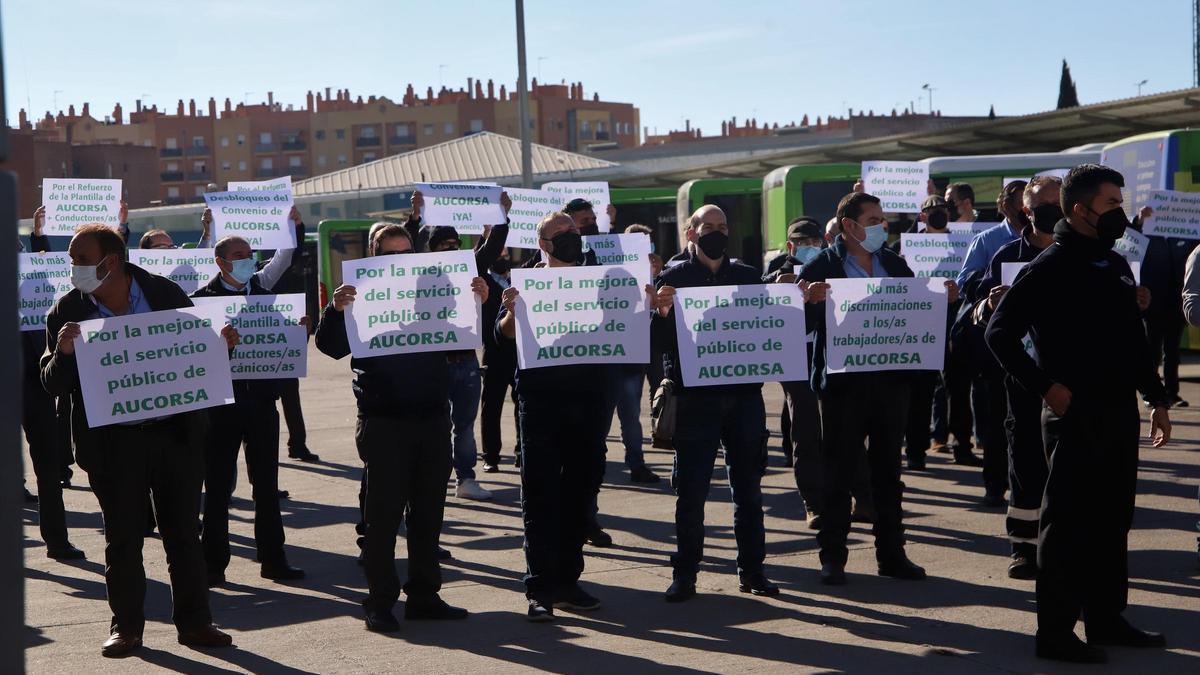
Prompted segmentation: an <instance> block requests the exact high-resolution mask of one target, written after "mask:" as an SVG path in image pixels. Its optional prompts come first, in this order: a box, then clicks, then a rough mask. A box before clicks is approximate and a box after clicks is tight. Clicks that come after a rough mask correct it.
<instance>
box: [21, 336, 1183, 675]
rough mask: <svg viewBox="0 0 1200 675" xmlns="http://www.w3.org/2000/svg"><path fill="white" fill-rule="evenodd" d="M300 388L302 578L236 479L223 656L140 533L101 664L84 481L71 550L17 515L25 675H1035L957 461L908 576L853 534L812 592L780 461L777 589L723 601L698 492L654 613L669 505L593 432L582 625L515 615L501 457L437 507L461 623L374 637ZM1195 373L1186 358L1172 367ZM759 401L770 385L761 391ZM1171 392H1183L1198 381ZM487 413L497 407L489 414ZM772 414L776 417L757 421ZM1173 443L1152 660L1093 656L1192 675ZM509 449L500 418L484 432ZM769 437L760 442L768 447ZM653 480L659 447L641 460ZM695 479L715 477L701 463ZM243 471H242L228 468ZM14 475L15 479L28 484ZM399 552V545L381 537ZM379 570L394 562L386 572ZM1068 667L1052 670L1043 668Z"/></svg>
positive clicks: (353, 479)
mask: <svg viewBox="0 0 1200 675" xmlns="http://www.w3.org/2000/svg"><path fill="white" fill-rule="evenodd" d="M310 368H311V371H310V372H311V375H310V377H309V378H308V379H306V380H304V383H303V385H302V391H303V395H304V404H305V410H306V413H307V416H308V423H309V436H310V445H311V447H312V448H313V449H314V450H315V451H317V452H318V453H320V455H321V457H322V459H323V460H324V461H323V463H321V464H319V465H307V464H299V463H296V462H292V461H288V460H285V461H284V464H283V466H282V468H281V470H280V473H281V476H280V482H281V484H282V486H283V487H284V488H285V489H287V490H290V491H291V495H292V498H291V499H290V500H289V501H286V502H285V503H284V523H285V525H286V527H287V537H288V545H289V553H290V557H291V561H292V562H293V563H294V564H297V565H299V566H302V567H304V568H305V569H307V570H308V572H309V579H308V580H306V581H304V582H302V583H296V584H287V585H284V584H276V583H271V582H267V581H265V580H262V579H260V578H258V574H257V572H258V566H257V565H255V564H254V563H253V562H252V558H253V555H254V554H253V540H252V529H251V528H252V523H251V517H252V511H250V510H249V508H248V507H249V502H248V501H247V500H248V497H249V490H248V488H249V486H248V485H247V484H246V482H245V480H244V478H243V480H242V482H241V483H240V484H239V486H238V491H237V497H238V499H237V500H235V505H234V509H235V510H234V513H233V514H232V523H231V529H232V537H233V544H234V559H233V562H232V564H231V566H230V568H229V570H228V573H227V574H228V577H229V580H230V583H229V584H228V586H227V588H224V589H221V590H217V591H215V592H214V593H213V594H212V606H213V613H214V615H215V617H216V621H217V622H218V623H219V624H220V625H221V626H222V627H224V628H225V629H226V630H229V631H230V632H231V633H232V634H233V635H234V640H235V643H236V645H237V648H236V649H227V650H212V651H198V650H192V649H188V648H184V647H182V646H180V645H178V644H176V643H175V639H174V637H175V636H174V630H173V627H172V626H171V625H170V594H169V588H168V586H167V585H166V584H165V580H166V565H165V561H164V558H163V553H162V547H161V545H160V543H159V541H158V540H154V539H152V540H148V541H147V545H146V568H147V573H148V575H149V577H150V583H149V588H148V594H147V607H148V609H147V613H148V618H149V623H148V625H147V627H146V635H145V641H146V648H145V649H143V650H142V651H141V653H140V654H139V655H137V656H134V657H131V658H129V659H127V660H125V661H122V662H113V661H107V660H103V659H101V658H100V656H99V646H100V643H101V641H103V639H104V638H105V637H106V635H107V632H108V621H109V612H108V607H107V604H106V603H105V600H104V580H103V576H102V575H103V562H102V561H103V549H104V543H103V537H102V533H101V531H100V528H101V521H100V517H99V515H98V513H97V512H98V508H97V505H96V501H95V498H94V496H93V495H92V494H91V492H90V491H89V490H88V489H87V487H86V477H85V476H83V475H77V481H76V483H77V487H75V488H74V489H72V490H70V491H69V493H68V494H67V508H68V511H69V522H70V526H71V539H72V540H73V542H74V543H75V544H76V545H77V546H80V547H81V548H83V549H84V550H85V551H87V554H88V560H87V561H86V562H83V563H82V564H78V565H66V564H60V563H55V562H53V561H50V560H47V559H46V558H45V556H44V549H43V548H42V546H41V543H40V541H38V539H37V537H38V534H37V528H36V526H35V525H36V512H35V511H28V512H27V513H26V536H27V537H28V541H27V548H26V561H27V571H26V594H27V596H26V597H27V601H26V604H27V611H26V617H27V624H28V629H27V644H28V646H29V648H28V650H27V653H26V658H27V664H28V669H29V671H31V672H126V671H131V670H135V669H136V670H137V671H139V672H141V671H151V670H160V669H165V670H176V671H187V672H243V671H251V672H283V673H302V672H304V673H307V672H314V673H333V672H395V671H399V670H401V669H403V670H406V671H408V672H451V671H453V672H479V671H483V670H485V669H486V670H490V671H493V672H499V671H504V672H508V671H518V670H522V671H524V670H535V669H537V670H548V671H556V672H609V673H612V672H635V671H650V670H677V671H723V672H734V671H737V672H749V671H783V670H788V671H843V670H850V671H858V672H864V671H871V672H884V671H887V672H923V673H924V672H930V671H968V670H969V671H972V672H1002V671H1013V672H1029V671H1035V670H1052V669H1053V668H1051V667H1050V665H1049V664H1048V663H1046V662H1042V661H1038V660H1036V659H1035V658H1034V657H1033V640H1032V637H1031V635H1032V632H1033V629H1034V615H1033V609H1034V603H1033V593H1032V582H1018V581H1012V580H1009V579H1008V578H1007V576H1006V575H1005V566H1006V563H1007V560H1006V557H1005V556H1006V554H1007V551H1008V544H1007V542H1006V541H1005V540H1004V538H1003V515H1002V514H1001V513H999V512H997V511H987V510H984V509H981V508H979V507H978V506H977V501H978V498H979V497H980V496H981V493H982V488H981V487H980V485H981V483H980V476H979V473H978V470H966V469H961V468H958V467H956V466H954V465H953V464H951V463H950V462H949V461H948V460H947V459H946V456H945V455H934V456H932V457H931V459H930V462H929V465H930V471H929V472H928V473H923V474H916V475H911V474H910V475H906V476H905V479H904V480H905V482H906V484H907V486H908V488H907V493H906V498H905V506H906V512H907V516H906V523H907V525H908V538H909V542H910V543H909V547H908V550H909V555H910V556H911V557H912V558H913V559H914V560H915V561H917V562H918V563H920V564H922V565H924V566H925V567H926V568H928V570H929V573H930V575H931V578H930V579H929V580H928V581H925V582H902V581H894V580H889V579H884V578H881V577H877V576H875V574H874V564H873V563H874V559H873V554H872V545H871V539H870V536H869V535H870V533H869V531H868V530H866V529H864V528H863V527H861V526H856V527H855V529H854V531H853V532H852V535H851V538H852V542H851V544H852V546H851V548H852V551H851V558H850V564H849V571H850V572H851V575H852V576H851V580H850V585H848V586H845V587H842V588H833V589H830V588H826V587H823V586H820V585H819V584H818V583H817V575H816V569H817V567H818V563H817V555H816V542H815V539H814V536H813V533H812V531H810V530H809V529H808V528H807V526H806V524H805V523H804V522H803V521H799V520H797V519H798V518H799V517H800V515H799V513H798V512H799V507H800V502H799V498H798V497H797V496H796V493H795V488H794V484H793V480H792V476H791V473H790V470H787V469H784V468H782V467H781V466H780V465H781V463H782V458H781V456H780V455H779V454H778V453H777V452H776V453H774V454H773V456H772V465H773V466H772V468H771V470H770V473H769V475H768V476H767V477H766V479H765V481H764V492H765V497H764V499H765V503H766V510H767V520H766V527H767V548H768V553H769V555H770V558H769V560H768V566H769V568H768V569H769V573H770V574H771V576H772V578H774V579H775V580H776V581H777V582H779V584H780V585H781V586H782V587H783V594H782V595H781V596H779V597H778V598H775V599H770V600H760V599H757V598H752V597H751V596H748V595H742V594H740V593H738V591H737V580H736V575H735V574H734V568H733V558H734V554H735V550H734V542H733V533H732V528H731V524H732V521H731V518H732V516H731V506H730V505H729V502H728V499H729V494H728V489H727V487H725V486H723V485H721V484H720V482H715V483H714V488H713V491H712V495H711V501H710V503H709V507H708V522H709V523H710V526H709V529H708V534H709V538H708V547H707V556H708V557H707V561H706V564H705V566H704V569H703V571H702V574H701V577H700V587H701V588H700V590H701V595H700V596H699V597H697V598H696V599H695V600H694V601H692V602H690V603H688V604H686V605H683V606H678V605H667V604H666V603H664V602H663V600H662V595H661V594H662V592H663V590H665V589H666V587H667V585H668V583H669V580H670V570H669V568H668V567H667V566H666V565H667V555H668V552H669V551H670V550H671V549H672V543H673V525H672V515H673V513H674V499H673V496H672V494H671V492H670V490H669V488H668V487H667V485H666V483H663V484H661V485H659V486H652V487H643V486H639V485H633V484H631V483H629V481H628V477H627V474H626V473H625V472H624V470H623V467H621V466H620V464H619V458H620V457H621V452H620V447H619V445H620V444H619V442H617V441H615V439H610V443H609V445H610V453H609V456H610V459H612V460H618V461H610V463H609V467H608V476H607V478H608V483H606V485H605V487H604V489H603V492H602V493H601V510H602V512H603V523H604V524H605V525H606V526H607V527H608V528H609V530H610V531H611V532H612V534H613V537H614V539H615V540H616V545H615V546H614V547H613V548H611V549H603V550H602V549H590V550H589V551H588V555H587V570H586V572H585V577H584V581H585V582H586V583H587V584H588V585H589V587H590V589H591V590H592V591H593V592H594V593H595V594H596V595H597V596H599V597H600V598H601V599H602V600H603V601H604V608H603V609H602V610H600V611H598V612H594V613H590V614H586V615H572V614H565V613H561V614H560V618H559V620H558V621H557V622H556V623H553V624H548V625H547V624H539V625H533V624H529V623H527V622H526V621H525V620H524V618H523V613H524V610H525V603H524V600H523V596H522V588H521V583H520V574H521V572H522V570H523V568H524V565H523V558H522V554H521V523H520V518H519V516H520V512H519V507H518V502H517V499H518V481H517V475H516V473H515V472H514V471H513V469H512V466H511V464H510V463H508V462H509V461H510V460H511V457H508V456H506V458H505V460H506V463H505V465H504V466H503V472H502V473H500V474H491V475H485V476H484V480H483V483H484V485H485V486H486V487H488V488H489V489H491V490H494V491H495V493H496V498H495V500H494V501H492V502H490V503H477V502H463V501H461V500H457V499H454V498H453V497H452V496H451V497H450V499H449V500H448V504H447V512H446V527H445V530H444V533H443V543H444V544H445V545H446V546H447V547H448V548H450V549H451V550H452V551H453V552H454V556H455V559H454V560H453V561H452V562H450V563H449V564H447V565H446V566H445V568H444V569H445V579H446V586H445V589H444V591H443V596H444V597H445V598H446V599H447V600H448V601H450V602H451V603H453V604H456V605H461V606H464V607H466V608H468V609H469V610H470V611H471V613H472V616H471V618H470V619H469V620H468V621H466V622H462V623H455V624H450V625H447V624H429V623H407V624H405V625H404V626H403V629H402V630H401V631H400V632H399V633H397V634H396V635H395V636H394V637H387V636H381V635H376V634H371V633H368V632H366V631H365V630H364V629H363V623H362V620H361V619H360V616H359V605H358V602H359V600H360V599H361V598H362V596H363V593H364V589H365V584H364V581H363V577H362V574H361V573H360V570H359V568H358V567H357V566H356V565H355V562H354V558H355V554H356V548H355V543H354V531H353V523H354V522H355V520H356V518H357V512H356V494H357V489H358V478H359V470H360V465H359V461H358V458H357V455H356V453H355V450H354V444H353V420H354V409H353V402H352V397H351V394H350V386H349V372H348V365H347V363H346V362H339V363H335V362H332V361H330V360H329V359H327V358H325V357H323V356H321V355H319V354H315V353H314V355H313V357H312V358H311V364H310ZM1184 373H1185V376H1187V375H1190V376H1193V377H1200V365H1190V366H1188V367H1185V369H1184ZM765 391H766V393H767V397H768V409H769V410H778V409H779V407H780V394H779V388H778V387H777V386H773V385H772V386H768V387H767V388H766V390H765ZM1183 393H1184V396H1185V397H1187V398H1190V399H1191V400H1192V401H1193V402H1194V403H1196V404H1200V385H1197V384H1195V383H1191V382H1189V383H1186V384H1185V389H1184V392H1183ZM505 412H506V414H507V413H509V412H510V411H509V410H506V411H505ZM771 425H772V426H776V422H775V421H774V419H773V420H772V422H771ZM1175 425H1176V426H1175V430H1176V435H1177V437H1178V438H1179V440H1178V441H1176V442H1174V443H1172V444H1171V445H1170V446H1168V447H1167V448H1166V449H1163V450H1151V449H1149V448H1145V447H1144V448H1143V454H1142V460H1143V461H1142V467H1141V481H1140V484H1139V491H1140V494H1139V500H1138V505H1139V506H1138V513H1137V518H1136V525H1135V527H1136V529H1135V531H1134V532H1133V535H1132V538H1131V542H1130V545H1131V549H1132V551H1131V554H1130V569H1131V574H1132V577H1133V578H1132V581H1131V586H1132V594H1131V598H1130V600H1131V608H1130V610H1129V612H1128V615H1129V616H1130V617H1132V618H1133V620H1134V621H1136V622H1137V623H1139V624H1141V625H1145V626H1147V627H1153V628H1155V629H1158V630H1163V631H1165V632H1166V633H1167V635H1168V638H1169V640H1170V644H1171V645H1172V648H1171V649H1170V650H1169V651H1155V652H1148V653H1134V652H1131V651H1122V650H1111V651H1110V656H1111V658H1112V663H1111V664H1110V666H1109V668H1110V670H1111V671H1113V672H1118V671H1122V672H1130V671H1141V672H1183V671H1192V672H1196V671H1200V630H1197V626H1198V625H1200V578H1198V576H1197V567H1196V550H1195V547H1196V531H1195V523H1196V520H1197V504H1196V485H1197V483H1200V454H1198V453H1197V450H1198V449H1200V408H1192V409H1184V410H1179V411H1178V412H1177V414H1176V415H1175ZM504 428H505V432H506V436H508V437H509V440H507V441H506V445H507V446H508V447H511V434H512V424H511V420H510V419H508V418H506V420H505V423H504ZM772 443H773V444H774V445H775V447H778V438H775V439H773V440H772ZM649 461H650V463H651V465H652V467H653V468H654V469H656V470H657V471H659V472H660V473H663V474H666V473H667V472H668V470H669V467H670V463H671V456H670V455H669V454H668V453H665V452H661V451H652V452H650V453H649ZM717 473H718V474H719V475H723V471H722V470H721V469H718V471H717ZM243 476H244V473H243ZM30 479H31V480H30V482H31V484H32V475H30ZM401 550H403V549H401ZM399 564H400V565H401V568H402V570H401V572H402V574H403V565H404V563H403V562H401V563H399ZM1062 670H1070V669H1062Z"/></svg>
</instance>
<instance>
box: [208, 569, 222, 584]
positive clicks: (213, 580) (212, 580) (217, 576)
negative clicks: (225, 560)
mask: <svg viewBox="0 0 1200 675" xmlns="http://www.w3.org/2000/svg"><path fill="white" fill-rule="evenodd" d="M224 585H225V573H224V572H209V573H208V587H209V588H216V587H218V586H224Z"/></svg>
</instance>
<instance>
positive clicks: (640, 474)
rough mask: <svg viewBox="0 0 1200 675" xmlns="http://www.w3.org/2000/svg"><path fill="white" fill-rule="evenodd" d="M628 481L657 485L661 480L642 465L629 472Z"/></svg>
mask: <svg viewBox="0 0 1200 675" xmlns="http://www.w3.org/2000/svg"><path fill="white" fill-rule="evenodd" d="M629 480H630V481H631V482H634V483H657V482H658V481H660V480H662V479H661V478H659V477H658V474H656V473H654V472H653V471H651V470H650V469H648V468H646V465H644V464H643V465H642V466H635V467H633V468H632V469H630V470H629Z"/></svg>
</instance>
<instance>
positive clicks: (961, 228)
mask: <svg viewBox="0 0 1200 675" xmlns="http://www.w3.org/2000/svg"><path fill="white" fill-rule="evenodd" d="M999 224H1000V223H987V222H981V221H978V220H973V221H971V222H969V223H947V224H946V229H947V230H950V231H951V232H954V233H962V232H970V233H971V234H979V233H980V232H983V231H985V230H990V229H992V228H993V227H995V226H997V225H999Z"/></svg>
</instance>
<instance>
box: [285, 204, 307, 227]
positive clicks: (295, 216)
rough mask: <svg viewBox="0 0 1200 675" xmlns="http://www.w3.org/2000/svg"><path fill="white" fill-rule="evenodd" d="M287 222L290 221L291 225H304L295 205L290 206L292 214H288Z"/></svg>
mask: <svg viewBox="0 0 1200 675" xmlns="http://www.w3.org/2000/svg"><path fill="white" fill-rule="evenodd" d="M288 220H290V221H292V224H293V225H303V224H304V219H303V218H301V217H300V210H299V209H297V208H296V205H295V204H293V205H292V212H291V213H289V214H288Z"/></svg>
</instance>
